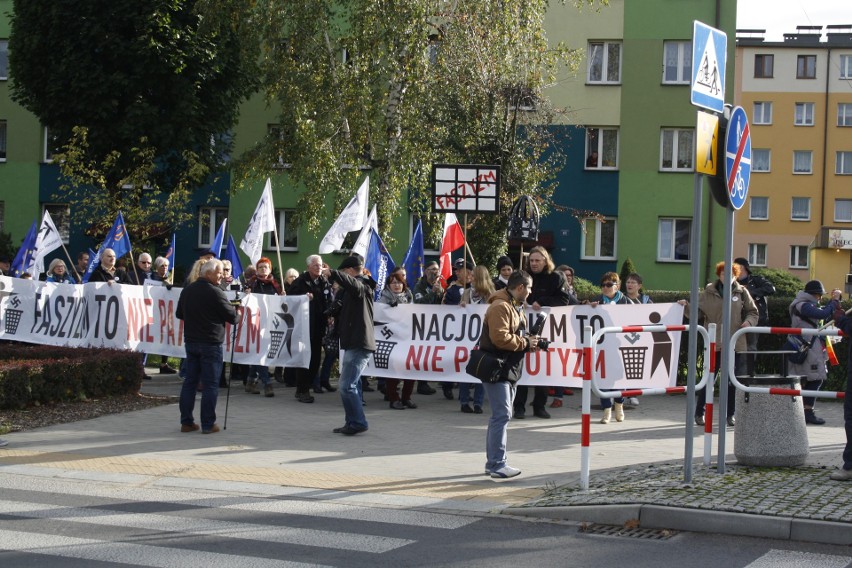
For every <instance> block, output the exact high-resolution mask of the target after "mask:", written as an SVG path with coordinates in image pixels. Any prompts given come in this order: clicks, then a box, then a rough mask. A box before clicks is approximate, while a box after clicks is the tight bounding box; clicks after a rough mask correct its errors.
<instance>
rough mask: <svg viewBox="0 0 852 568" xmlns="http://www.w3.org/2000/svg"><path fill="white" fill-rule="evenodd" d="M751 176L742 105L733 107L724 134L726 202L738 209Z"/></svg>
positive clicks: (749, 134) (749, 138) (747, 137)
mask: <svg viewBox="0 0 852 568" xmlns="http://www.w3.org/2000/svg"><path fill="white" fill-rule="evenodd" d="M750 178H751V131H750V129H749V126H748V118H747V117H746V113H745V111H744V110H743V108H742V107H736V108H734V110H733V112H732V113H731V118H730V120H728V131H727V133H726V134H725V182H726V185H727V187H728V202H729V203H730V204H731V207H733V208H734V209H736V210H737V211H739V210H740V209H742V207H743V205H745V201H746V196H748V182H749V179H750Z"/></svg>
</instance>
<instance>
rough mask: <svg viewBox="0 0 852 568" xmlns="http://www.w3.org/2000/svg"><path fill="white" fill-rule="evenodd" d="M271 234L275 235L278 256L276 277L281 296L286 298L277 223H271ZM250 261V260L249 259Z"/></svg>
mask: <svg viewBox="0 0 852 568" xmlns="http://www.w3.org/2000/svg"><path fill="white" fill-rule="evenodd" d="M272 231H273V233H274V234H275V253H276V254H277V255H278V277H279V278H281V295H282V296H286V295H287V293H286V292H285V291H284V265H283V264H281V241H280V240H279V239H278V223H277V219H276V222H275V223H273V229H272ZM249 260H251V259H249Z"/></svg>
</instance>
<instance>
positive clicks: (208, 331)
mask: <svg viewBox="0 0 852 568" xmlns="http://www.w3.org/2000/svg"><path fill="white" fill-rule="evenodd" d="M221 280H222V261H220V260H216V259H213V260H208V261H207V262H205V263H204V264H203V265H202V266H201V275H200V276H199V278H198V280H196V281H195V282H193V283H192V284H190V285H189V286H187V287H186V288H184V289H183V291H181V293H180V298H179V299H178V305H177V317H178V318H179V319H181V320H183V342H184V346H185V347H186V377H185V378H184V380H183V386H182V387H181V391H180V405H179V406H180V423H181V426H180V431H181V432H195V431H196V430H198V429H199V426H198V424H196V423H195V420H194V418H193V416H192V413H193V411H194V409H195V393H196V391H197V389H198V383H199V382H200V383H201V387H202V391H201V432H202V434H212V433H214V432H218V431H219V426H217V425H216V399H217V397H218V396H219V377H220V376H221V374H222V364H223V363H222V361H223V352H222V343H223V342H224V340H225V323H231V324H236V323H237V310H236V308H234V306H232V305H231V304H230V302H228V299H227V298H226V297H225V293H224V292H223V291H222V290H221V289H220V288H219V282H220V281H221Z"/></svg>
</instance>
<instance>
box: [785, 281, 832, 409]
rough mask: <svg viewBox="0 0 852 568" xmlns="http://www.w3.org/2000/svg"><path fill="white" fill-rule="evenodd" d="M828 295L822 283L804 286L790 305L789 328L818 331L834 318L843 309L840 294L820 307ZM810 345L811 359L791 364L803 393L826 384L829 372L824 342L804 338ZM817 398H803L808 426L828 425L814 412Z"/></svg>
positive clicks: (820, 339) (809, 357) (809, 355)
mask: <svg viewBox="0 0 852 568" xmlns="http://www.w3.org/2000/svg"><path fill="white" fill-rule="evenodd" d="M824 295H825V288H824V287H823V285H822V282H820V281H819V280H811V281H810V282H808V283H807V284H805V289H804V290H800V291H799V293H798V294H796V297H795V299H794V300H793V302H792V303H791V304H790V307H789V308H788V311H789V313H790V327H799V328H804V329H819V327H820V326H821V322H822V320H824V319H827V318H830V317H832V315H833V314H834V311H835V310H838V309H840V290H833V291H832V292H831V300H830V301H829V302H828V303H827V304H826V305H825V306H822V307H820V300H821V299H822V297H823V296H824ZM805 339H807V340H808V343H810V344H811V347H810V349H808V355H807V357H806V358H805V360H804V361H803V362H802V363H794V362H792V361H791V362H790V364H789V372H790V374H791V375H793V376H796V375H799V376H801V377H802V390H811V391H817V390H819V389H820V387H821V386H822V383H823V381H825V379H826V377H827V374H828V370H827V368H826V363H827V362H828V355H827V354H826V352H825V338H824V337H819V336H813V337H812V338H811V339H808V338H805ZM815 401H816V398H815V397H812V396H807V397H802V402H803V403H804V405H805V422H806V423H807V424H815V425H821V424H825V419H824V418H820V417H819V416H817V415H816V413H815V412H814V402H815Z"/></svg>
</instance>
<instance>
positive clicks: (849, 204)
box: [834, 199, 852, 223]
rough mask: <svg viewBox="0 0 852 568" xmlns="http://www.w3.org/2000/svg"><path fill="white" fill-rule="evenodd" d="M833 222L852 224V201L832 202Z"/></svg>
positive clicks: (840, 200)
mask: <svg viewBox="0 0 852 568" xmlns="http://www.w3.org/2000/svg"><path fill="white" fill-rule="evenodd" d="M834 221H835V222H839V223H852V199H835V200H834Z"/></svg>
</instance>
